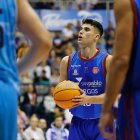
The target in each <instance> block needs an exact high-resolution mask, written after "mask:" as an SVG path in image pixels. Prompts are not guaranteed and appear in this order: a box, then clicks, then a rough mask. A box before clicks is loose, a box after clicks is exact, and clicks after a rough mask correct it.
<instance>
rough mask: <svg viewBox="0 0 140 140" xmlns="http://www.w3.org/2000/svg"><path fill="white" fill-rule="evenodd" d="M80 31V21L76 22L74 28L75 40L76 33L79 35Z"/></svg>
mask: <svg viewBox="0 0 140 140" xmlns="http://www.w3.org/2000/svg"><path fill="white" fill-rule="evenodd" d="M80 29H81V22H80V20H77V22H76V25H75V27H74V35H75V38H76V39H78V33H79V31H80Z"/></svg>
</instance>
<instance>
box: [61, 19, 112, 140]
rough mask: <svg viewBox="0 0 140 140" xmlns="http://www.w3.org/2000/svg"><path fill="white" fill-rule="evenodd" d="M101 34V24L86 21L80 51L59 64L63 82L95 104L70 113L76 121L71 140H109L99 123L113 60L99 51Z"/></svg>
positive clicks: (73, 125) (82, 29) (81, 34)
mask: <svg viewBox="0 0 140 140" xmlns="http://www.w3.org/2000/svg"><path fill="white" fill-rule="evenodd" d="M102 34H103V27H102V25H101V24H100V23H99V22H97V21H95V20H92V19H84V20H83V21H82V26H81V29H80V32H79V35H78V43H79V46H80V50H79V51H77V52H75V53H73V54H72V55H71V56H70V57H69V56H66V57H64V58H63V59H62V61H61V64H60V82H62V81H64V80H70V81H73V82H75V83H78V85H79V87H80V88H81V89H82V90H83V91H84V93H85V94H86V95H87V96H88V97H89V98H91V100H92V102H91V103H92V104H89V103H88V104H82V105H80V106H77V107H75V108H73V109H71V110H70V112H71V113H72V114H73V118H72V122H71V127H70V134H69V140H106V139H105V138H103V137H102V135H101V134H100V131H99V128H98V122H99V118H100V113H101V108H102V103H103V101H104V90H105V84H106V70H108V66H109V63H110V60H111V56H110V55H108V54H106V53H105V52H101V51H100V50H98V49H96V43H97V42H98V40H99V39H100V38H101V36H102ZM75 100H79V99H75ZM78 102H79V101H78Z"/></svg>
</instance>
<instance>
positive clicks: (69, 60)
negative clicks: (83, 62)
mask: <svg viewBox="0 0 140 140" xmlns="http://www.w3.org/2000/svg"><path fill="white" fill-rule="evenodd" d="M71 57H72V55H70V56H69V58H68V65H67V77H68V72H69V67H70V60H71Z"/></svg>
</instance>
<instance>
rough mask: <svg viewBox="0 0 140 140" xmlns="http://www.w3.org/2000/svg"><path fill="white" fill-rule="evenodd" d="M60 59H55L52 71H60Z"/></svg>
mask: <svg viewBox="0 0 140 140" xmlns="http://www.w3.org/2000/svg"><path fill="white" fill-rule="evenodd" d="M61 59H62V58H61V57H56V59H55V61H54V63H53V64H52V71H53V70H54V69H56V70H58V71H59V70H60V62H61Z"/></svg>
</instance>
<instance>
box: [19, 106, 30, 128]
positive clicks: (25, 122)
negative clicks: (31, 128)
mask: <svg viewBox="0 0 140 140" xmlns="http://www.w3.org/2000/svg"><path fill="white" fill-rule="evenodd" d="M18 124H19V125H20V126H22V128H23V129H24V128H26V126H27V125H28V124H29V120H28V117H27V116H26V114H25V112H24V111H22V110H21V109H20V107H18Z"/></svg>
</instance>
